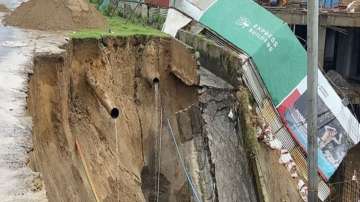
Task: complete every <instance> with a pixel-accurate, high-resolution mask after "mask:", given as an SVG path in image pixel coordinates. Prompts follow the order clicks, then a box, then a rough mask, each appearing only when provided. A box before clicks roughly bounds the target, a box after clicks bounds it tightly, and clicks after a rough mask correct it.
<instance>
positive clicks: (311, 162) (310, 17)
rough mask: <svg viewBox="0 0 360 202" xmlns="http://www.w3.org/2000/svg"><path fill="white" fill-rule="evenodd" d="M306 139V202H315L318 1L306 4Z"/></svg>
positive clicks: (316, 183) (311, 0) (310, 0)
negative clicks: (307, 181)
mask: <svg viewBox="0 0 360 202" xmlns="http://www.w3.org/2000/svg"><path fill="white" fill-rule="evenodd" d="M307 10H308V13H307V44H308V45H307V47H308V49H307V56H308V57H307V58H308V61H307V66H308V67H307V96H308V113H307V114H308V117H307V139H308V146H307V150H308V158H307V160H308V180H309V183H308V202H316V201H317V193H318V192H317V188H318V179H317V177H318V176H317V164H318V163H317V162H318V161H317V159H318V155H317V86H318V68H317V67H318V38H319V37H318V31H319V30H318V28H319V0H308V4H307Z"/></svg>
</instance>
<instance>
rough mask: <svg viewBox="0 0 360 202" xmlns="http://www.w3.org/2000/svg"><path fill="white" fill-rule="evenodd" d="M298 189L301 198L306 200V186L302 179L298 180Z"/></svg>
mask: <svg viewBox="0 0 360 202" xmlns="http://www.w3.org/2000/svg"><path fill="white" fill-rule="evenodd" d="M298 189H299V192H300V196H301V198H302V199H303V200H304V201H305V202H307V195H308V187H307V186H306V184H305V182H304V181H303V180H299V182H298Z"/></svg>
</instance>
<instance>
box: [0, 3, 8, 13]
mask: <svg viewBox="0 0 360 202" xmlns="http://www.w3.org/2000/svg"><path fill="white" fill-rule="evenodd" d="M0 12H4V13H6V12H9V9H8V8H7V7H6V6H5V5H3V4H0Z"/></svg>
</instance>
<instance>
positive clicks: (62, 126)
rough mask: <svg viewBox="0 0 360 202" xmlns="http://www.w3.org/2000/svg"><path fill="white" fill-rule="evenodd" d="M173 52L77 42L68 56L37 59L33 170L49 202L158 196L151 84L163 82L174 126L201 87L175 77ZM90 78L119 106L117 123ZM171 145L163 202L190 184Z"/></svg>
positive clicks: (166, 148)
mask: <svg viewBox="0 0 360 202" xmlns="http://www.w3.org/2000/svg"><path fill="white" fill-rule="evenodd" d="M171 47H172V46H171V40H170V39H160V38H144V37H133V38H130V37H129V38H117V39H110V38H107V39H103V40H75V41H73V43H71V44H69V45H68V46H67V47H66V48H67V51H66V52H65V53H64V54H63V55H53V56H52V55H45V56H38V57H36V59H35V64H34V65H35V68H34V74H33V76H32V78H31V83H30V98H29V106H30V111H31V114H32V115H33V121H34V128H33V137H34V138H33V139H34V164H35V165H36V166H35V167H36V168H37V169H38V170H39V171H41V172H42V173H43V176H44V181H45V184H46V187H47V193H48V197H49V200H50V201H95V200H96V199H99V200H101V201H117V200H116V198H118V197H119V198H120V199H121V201H145V200H146V199H148V198H151V197H154V196H153V195H154V193H153V192H154V182H155V179H154V177H153V176H155V172H154V168H153V167H154V159H155V150H156V147H155V140H154V137H157V136H158V134H155V131H157V129H156V128H154V126H155V125H156V124H155V123H154V120H155V119H154V117H155V116H156V113H155V111H154V100H155V98H154V93H153V92H154V89H153V86H152V80H153V79H154V78H155V76H156V77H158V79H159V80H160V91H161V94H162V97H163V98H166V99H163V100H162V110H163V116H166V117H167V118H169V119H170V120H171V121H172V122H173V124H174V126H173V127H174V128H177V124H176V122H175V121H174V120H175V119H174V117H175V112H176V111H179V110H180V109H183V108H185V107H187V106H190V105H192V104H193V102H195V101H196V89H195V88H193V87H188V86H186V85H185V84H183V83H182V82H181V81H180V80H179V79H177V78H176V77H174V76H173V75H171V74H170V69H169V67H170V60H171V56H172V51H171ZM195 71H196V70H195ZM87 72H91V74H92V75H93V77H94V78H95V79H96V82H97V83H98V85H99V86H101V87H102V88H103V89H105V91H106V93H107V95H108V97H109V99H110V100H112V102H113V103H114V104H115V105H116V106H118V107H119V108H120V110H121V115H120V117H119V119H118V120H117V121H116V122H115V121H114V120H113V119H111V117H110V116H109V114H108V113H107V111H106V110H105V108H104V107H103V106H102V105H101V103H100V102H99V100H98V98H97V97H96V96H95V94H94V90H93V89H92V88H91V86H90V85H89V84H88V83H87V82H86V75H87ZM164 120H165V119H164ZM115 125H116V127H117V131H118V137H116V128H115ZM163 130H164V131H165V129H163ZM116 138H118V139H116ZM170 140H171V139H170V138H169V136H166V137H164V139H163V148H162V154H163V155H162V159H163V160H162V162H164V163H163V164H164V165H163V166H162V169H163V170H161V173H162V174H161V178H160V179H161V183H160V184H161V187H160V188H161V197H162V198H163V201H167V200H168V199H169V197H172V198H174V197H175V195H176V194H175V193H176V192H177V191H178V190H180V189H181V187H182V186H183V185H184V183H185V177H183V175H182V174H181V173H182V172H181V170H180V167H179V164H178V163H177V159H176V153H175V149H174V147H173V143H172V142H171V141H170ZM116 142H118V145H116ZM117 164H118V165H119V166H118V167H117V166H116V165H117ZM117 181H118V182H117ZM117 191H119V196H117V193H118V192H117ZM188 197H189V196H188ZM173 200H175V199H173Z"/></svg>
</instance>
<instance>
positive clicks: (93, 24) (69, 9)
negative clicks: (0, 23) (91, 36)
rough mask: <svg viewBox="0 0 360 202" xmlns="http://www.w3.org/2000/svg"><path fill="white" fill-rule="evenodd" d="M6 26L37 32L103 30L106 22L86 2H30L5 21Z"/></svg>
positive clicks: (44, 0) (48, 0) (45, 0)
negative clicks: (83, 29) (82, 29)
mask: <svg viewBox="0 0 360 202" xmlns="http://www.w3.org/2000/svg"><path fill="white" fill-rule="evenodd" d="M5 22H6V24H8V25H13V26H18V27H23V28H28V29H39V30H79V29H81V28H101V29H105V26H106V20H105V18H104V17H103V16H102V15H101V14H100V13H99V12H98V11H97V10H96V8H95V7H94V6H93V5H90V4H89V3H88V1H87V0H30V1H28V2H25V3H23V4H21V5H20V6H19V7H18V8H17V9H16V10H15V11H14V12H12V13H11V14H10V15H9V16H7V18H6V19H5Z"/></svg>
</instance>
